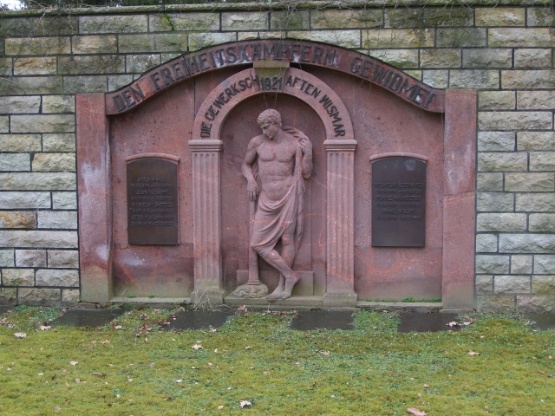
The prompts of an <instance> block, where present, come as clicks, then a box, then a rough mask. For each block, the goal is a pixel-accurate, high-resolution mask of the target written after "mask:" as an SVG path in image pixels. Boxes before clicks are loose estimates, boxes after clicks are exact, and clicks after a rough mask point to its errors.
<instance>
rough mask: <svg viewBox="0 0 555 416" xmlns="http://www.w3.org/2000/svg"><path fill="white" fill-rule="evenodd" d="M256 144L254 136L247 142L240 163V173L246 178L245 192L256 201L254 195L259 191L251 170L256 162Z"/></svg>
mask: <svg viewBox="0 0 555 416" xmlns="http://www.w3.org/2000/svg"><path fill="white" fill-rule="evenodd" d="M258 144H259V143H258V140H257V138H256V137H255V138H253V139H252V140H251V141H250V142H249V145H248V147H247V153H246V154H245V159H244V160H243V163H242V164H241V173H242V174H243V176H244V177H245V179H246V180H247V192H248V194H249V199H250V200H251V201H256V197H257V196H258V192H259V189H258V183H256V179H255V178H254V174H253V172H252V167H253V165H254V163H255V162H256V156H257V152H256V149H257V148H258Z"/></svg>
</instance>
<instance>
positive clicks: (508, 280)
mask: <svg viewBox="0 0 555 416" xmlns="http://www.w3.org/2000/svg"><path fill="white" fill-rule="evenodd" d="M37 278H38V272H37ZM530 280H531V279H530V276H519V275H509V276H495V277H494V279H493V290H494V292H495V294H496V295H507V294H511V293H512V294H517V293H530V290H531V287H530Z"/></svg>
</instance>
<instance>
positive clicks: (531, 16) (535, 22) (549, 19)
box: [526, 5, 555, 28]
mask: <svg viewBox="0 0 555 416" xmlns="http://www.w3.org/2000/svg"><path fill="white" fill-rule="evenodd" d="M526 10H527V12H528V16H527V19H526V23H527V24H528V26H547V27H549V28H553V26H555V15H554V14H553V6H552V5H546V6H544V7H528V8H527V9H526Z"/></svg>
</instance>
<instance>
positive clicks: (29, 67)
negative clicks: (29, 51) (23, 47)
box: [13, 56, 57, 76]
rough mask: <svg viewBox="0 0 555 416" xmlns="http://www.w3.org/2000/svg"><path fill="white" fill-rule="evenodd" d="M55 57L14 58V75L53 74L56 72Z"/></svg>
mask: <svg viewBox="0 0 555 416" xmlns="http://www.w3.org/2000/svg"><path fill="white" fill-rule="evenodd" d="M56 63H57V61H56V57H51V56H47V57H43V56H41V57H32V58H23V57H19V58H17V59H15V60H14V64H13V73H14V75H15V76H25V75H55V74H56V72H57V67H56Z"/></svg>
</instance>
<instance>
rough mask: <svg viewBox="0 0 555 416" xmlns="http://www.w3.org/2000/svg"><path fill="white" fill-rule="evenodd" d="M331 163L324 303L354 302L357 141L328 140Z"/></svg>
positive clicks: (328, 157) (329, 165) (329, 168)
mask: <svg viewBox="0 0 555 416" xmlns="http://www.w3.org/2000/svg"><path fill="white" fill-rule="evenodd" d="M324 146H325V148H326V153H327V164H328V169H327V170H328V186H327V189H328V198H327V199H328V201H327V289H326V295H325V298H324V304H325V305H326V304H327V305H328V306H334V304H336V303H342V304H343V305H344V304H345V301H347V303H353V304H355V305H356V294H355V292H354V174H355V173H354V157H355V149H356V141H355V140H326V141H325V142H324Z"/></svg>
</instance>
